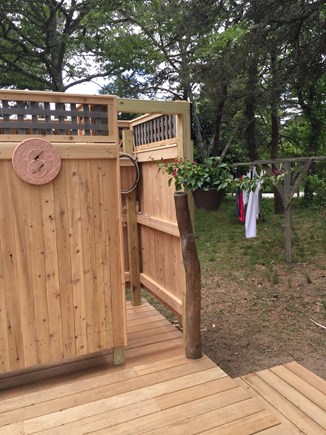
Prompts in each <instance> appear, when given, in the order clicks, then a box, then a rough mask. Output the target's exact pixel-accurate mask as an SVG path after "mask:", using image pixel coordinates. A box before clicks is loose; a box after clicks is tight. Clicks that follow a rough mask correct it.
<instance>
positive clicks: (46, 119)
mask: <svg viewBox="0 0 326 435" xmlns="http://www.w3.org/2000/svg"><path fill="white" fill-rule="evenodd" d="M44 109H45V110H50V103H48V102H45V103H44ZM50 122H51V116H50V115H45V123H46V124H47V123H50ZM45 133H46V134H52V131H51V129H49V128H47V129H46V130H45Z"/></svg>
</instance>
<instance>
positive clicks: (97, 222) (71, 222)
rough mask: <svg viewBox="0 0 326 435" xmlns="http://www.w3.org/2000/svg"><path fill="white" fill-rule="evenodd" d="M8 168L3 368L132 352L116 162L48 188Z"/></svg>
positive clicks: (2, 260) (2, 192) (80, 164)
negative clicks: (125, 350)
mask: <svg viewBox="0 0 326 435" xmlns="http://www.w3.org/2000/svg"><path fill="white" fill-rule="evenodd" d="M0 165H1V168H0V181H1V182H0V199H1V203H2V204H6V207H1V211H0V224H1V229H0V240H1V256H0V272H1V274H0V275H1V278H0V284H1V287H0V301H1V314H0V328H1V331H0V336H1V340H0V349H1V358H0V360H1V365H0V366H1V372H2V373H5V372H10V371H13V370H17V369H23V368H28V367H33V366H36V365H44V364H49V363H54V362H58V361H63V360H64V359H67V358H73V357H77V356H81V355H85V354H89V353H93V352H98V351H100V350H104V349H112V348H113V347H115V348H122V347H123V346H125V344H126V326H125V300H124V292H123V276H122V266H121V254H122V249H121V243H120V237H121V228H120V226H121V219H120V199H119V190H118V176H119V173H118V161H117V159H94V160H87V159H84V160H73V159H69V160H64V161H63V165H62V170H61V171H60V173H59V175H58V176H57V177H56V178H55V180H53V181H52V182H51V183H47V184H45V185H43V186H33V185H29V184H27V183H25V182H23V181H22V180H20V179H19V178H18V177H17V176H16V175H15V174H14V172H13V169H12V166H11V162H10V161H9V160H1V161H0ZM120 353H121V354H122V352H120Z"/></svg>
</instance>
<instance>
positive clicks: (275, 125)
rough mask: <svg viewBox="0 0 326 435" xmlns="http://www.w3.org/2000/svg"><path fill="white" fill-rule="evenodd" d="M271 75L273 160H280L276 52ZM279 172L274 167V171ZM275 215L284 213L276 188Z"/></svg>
mask: <svg viewBox="0 0 326 435" xmlns="http://www.w3.org/2000/svg"><path fill="white" fill-rule="evenodd" d="M271 73H272V89H271V123H272V134H271V136H272V140H271V159H277V158H278V146H279V142H280V120H279V113H278V108H279V98H280V93H279V90H278V87H279V86H278V83H277V76H276V74H277V56H276V53H275V50H273V49H272V51H271ZM274 170H277V168H276V166H274V165H273V171H274ZM274 213H275V214H282V213H284V206H283V200H282V197H281V195H280V193H279V191H278V190H277V189H276V187H274Z"/></svg>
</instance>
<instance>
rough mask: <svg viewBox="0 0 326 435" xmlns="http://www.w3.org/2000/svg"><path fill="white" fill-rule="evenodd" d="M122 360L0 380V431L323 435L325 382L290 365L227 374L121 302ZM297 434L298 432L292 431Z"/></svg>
mask: <svg viewBox="0 0 326 435" xmlns="http://www.w3.org/2000/svg"><path fill="white" fill-rule="evenodd" d="M128 329H129V334H128V335H129V347H128V350H127V352H126V357H127V362H126V364H125V365H123V366H119V367H113V366H112V355H111V354H102V355H97V356H94V357H92V358H88V359H83V360H80V361H78V362H74V363H70V364H69V363H66V364H64V365H62V366H60V367H52V368H43V369H42V370H41V369H38V370H37V371H30V372H28V373H25V374H16V375H12V376H5V377H3V378H2V379H1V380H0V389H1V391H0V397H1V401H0V434H1V435H8V434H14V435H18V434H35V433H40V434H56V435H61V434H73V435H75V434H86V433H96V434H132V435H133V434H144V433H148V434H168V435H169V434H187V435H188V434H195V433H205V434H210V433H211V434H213V433H214V434H229V435H237V434H252V433H259V434H264V435H271V434H277V435H281V434H292V433H306V434H314V435H315V434H326V382H325V381H323V380H321V379H320V378H318V377H317V376H315V375H313V374H312V373H311V372H309V371H308V370H306V369H304V368H303V367H301V366H300V365H298V364H296V363H290V364H286V365H285V366H279V367H275V368H272V369H270V370H264V371H262V372H259V373H257V374H251V375H247V376H244V377H242V378H240V379H231V378H230V377H228V376H227V375H226V374H225V373H224V372H223V371H222V370H221V369H220V368H219V367H217V366H216V365H215V364H214V363H213V362H212V361H211V360H210V359H209V358H207V357H206V356H204V357H203V358H202V359H200V360H187V359H186V358H185V357H184V355H183V349H182V337H181V334H180V332H179V331H178V330H177V329H175V327H174V326H173V325H171V324H170V323H169V322H168V321H167V320H166V319H165V318H164V317H163V316H161V315H160V314H159V313H158V312H157V311H156V310H155V309H154V308H153V307H151V306H150V305H149V304H147V303H145V304H144V305H143V306H141V307H137V308H133V307H131V306H130V305H128ZM300 430H301V432H300Z"/></svg>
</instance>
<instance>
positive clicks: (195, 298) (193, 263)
mask: <svg viewBox="0 0 326 435" xmlns="http://www.w3.org/2000/svg"><path fill="white" fill-rule="evenodd" d="M174 202H175V209H176V215H177V221H178V227H179V231H180V238H181V246H182V258H183V263H184V267H185V275H186V293H185V301H184V303H185V310H184V312H185V316H184V317H185V318H184V323H185V324H184V334H185V345H186V357H187V358H189V359H196V358H201V357H202V345H201V332H200V311H201V274H200V263H199V259H198V255H197V248H196V242H195V235H194V233H193V228H192V223H191V218H190V212H189V207H188V194H187V193H185V192H176V193H175V194H174Z"/></svg>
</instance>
